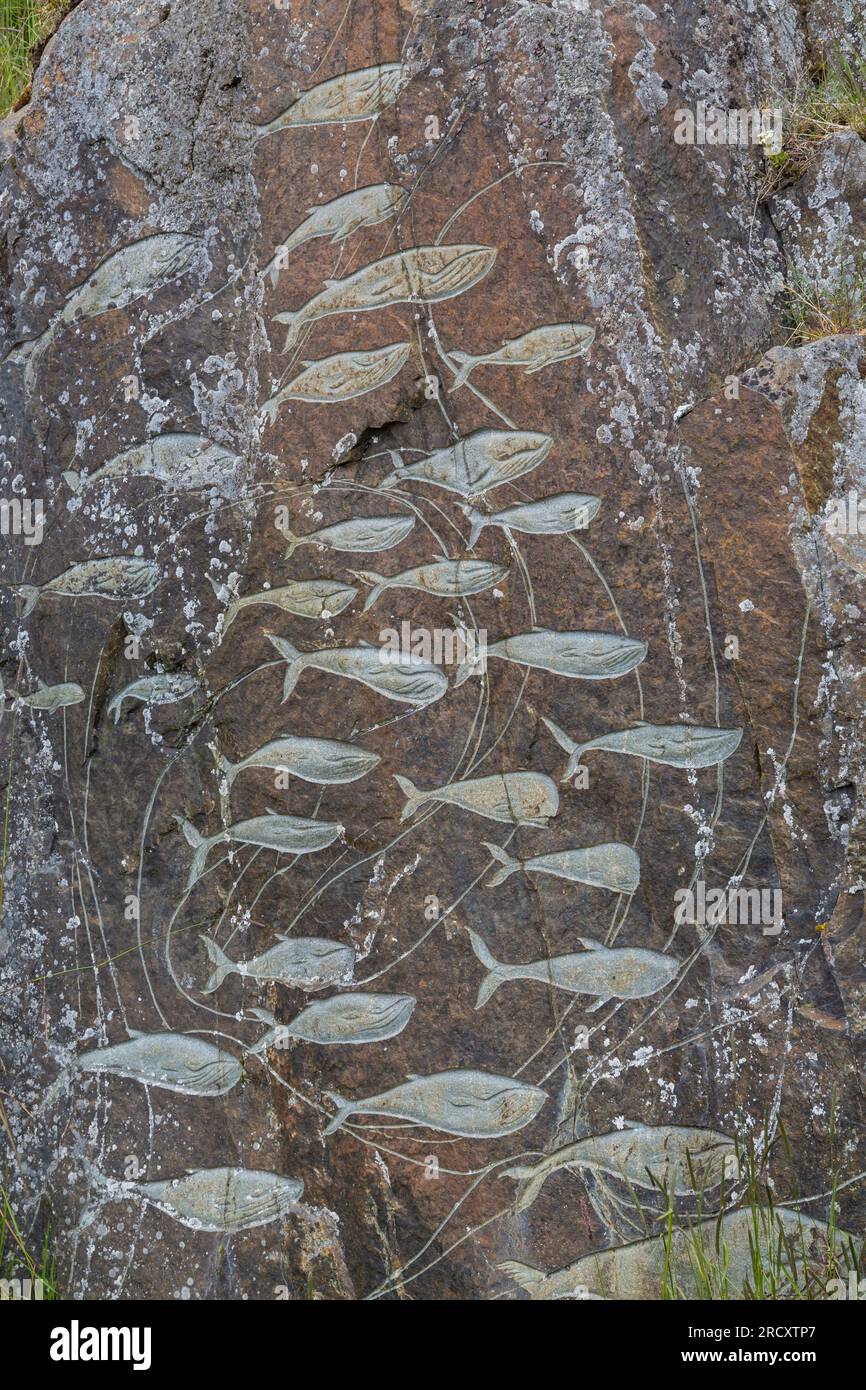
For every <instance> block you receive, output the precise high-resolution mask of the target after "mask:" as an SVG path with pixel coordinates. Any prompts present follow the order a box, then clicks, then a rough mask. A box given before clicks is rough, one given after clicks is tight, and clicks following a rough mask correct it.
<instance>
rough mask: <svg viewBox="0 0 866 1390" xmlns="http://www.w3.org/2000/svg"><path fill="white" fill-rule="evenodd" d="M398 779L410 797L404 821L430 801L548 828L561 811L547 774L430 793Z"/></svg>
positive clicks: (503, 776) (498, 776)
mask: <svg viewBox="0 0 866 1390" xmlns="http://www.w3.org/2000/svg"><path fill="white" fill-rule="evenodd" d="M394 780H395V781H396V782H397V783H398V784H399V787H400V790H401V791H402V793H403V795H404V796H405V797H406V805H405V806H404V807H403V813H402V815H401V816H400V819H401V820H408V819H409V817H410V816H414V815H415V813H416V811H418V810H419V808H420V807H421V806H424V805H425V804H426V803H427V802H429V801H436V802H439V803H440V804H442V805H449V806H459V807H460V808H461V810H463V811H473V812H474V813H475V815H477V816H485V817H486V818H487V819H488V820H498V821H505V822H506V823H507V824H509V825H537V826H540V827H544V826H546V825H547V822H548V818H549V817H550V816H555V815H556V813H557V811H558V810H559V793H558V792H557V790H556V784H555V783H554V782H552V781H551V780H550V778H549V777H547V776H545V774H544V773H543V772H504V773H503V772H497V773H494V774H493V776H491V777H472V778H469V779H467V780H466V781H465V782H450V783H448V784H447V785H446V786H444V787H436V788H434V789H433V791H429V792H425V791H420V790H419V789H418V788H417V787H416V786H414V784H413V783H412V782H410V781H409V778H408V777H398V776H396V775H395V779H394Z"/></svg>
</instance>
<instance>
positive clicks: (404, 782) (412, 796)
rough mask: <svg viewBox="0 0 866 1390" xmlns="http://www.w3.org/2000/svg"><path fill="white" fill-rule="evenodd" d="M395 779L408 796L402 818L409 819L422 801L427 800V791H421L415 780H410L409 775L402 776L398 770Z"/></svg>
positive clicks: (406, 796)
mask: <svg viewBox="0 0 866 1390" xmlns="http://www.w3.org/2000/svg"><path fill="white" fill-rule="evenodd" d="M394 781H395V782H396V783H397V786H398V787H399V788H400V790H401V792H402V793H403V795H404V796H405V798H406V805H405V806H404V807H403V812H402V814H401V816H400V819H401V820H408V819H409V817H410V816H414V814H415V812H416V811H417V810H418V807H419V806H420V805H421V803H422V802H423V801H426V800H427V796H426V793H424V792H419V790H418V788H417V787H416V786H415V783H414V782H410V781H409V778H408V777H400V776H399V775H398V774H397V773H396V772H395V773H394Z"/></svg>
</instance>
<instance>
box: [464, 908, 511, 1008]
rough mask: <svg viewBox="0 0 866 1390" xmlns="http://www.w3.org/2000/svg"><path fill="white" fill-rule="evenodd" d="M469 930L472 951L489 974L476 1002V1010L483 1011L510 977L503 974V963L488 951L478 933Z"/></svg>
mask: <svg viewBox="0 0 866 1390" xmlns="http://www.w3.org/2000/svg"><path fill="white" fill-rule="evenodd" d="M467 930H468V932H469V941H470V943H471V946H472V949H473V951H474V952H475V954H476V956H477V957H478V959H479V960H480V961H481V964H482V965H483V966H484V968H485V970H486V971H487V974H486V975H485V976H484V979H483V980H482V981H481V984H480V985H479V986H478V997H477V999H476V1000H475V1007H476V1009H481V1008H483V1007H484V1005H485V1004H486V1003H487V1001H488V999H489V998H490V996H491V994H493V992H494V990H497V989H498V988H499V986H500V985H502V984H504V983H505V981H506V979H507V978H508V976H507V975H504V974H503V973H502V964H501V962H500V961H498V960H497V959H496V957H495V956H493V955H492V954H491V952H490V951H489V950H488V949H487V946H486V945H485V944H484V941H483V940H482V939H481V937H480V936H479V935H478V933H477V932H475V931H473V930H472V928H471V927H468V928H467Z"/></svg>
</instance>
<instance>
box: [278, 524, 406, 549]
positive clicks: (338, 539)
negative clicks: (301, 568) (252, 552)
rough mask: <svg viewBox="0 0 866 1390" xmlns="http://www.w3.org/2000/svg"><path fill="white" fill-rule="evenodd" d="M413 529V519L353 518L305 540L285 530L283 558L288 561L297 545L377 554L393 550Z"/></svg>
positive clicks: (313, 533) (325, 528)
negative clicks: (286, 541)
mask: <svg viewBox="0 0 866 1390" xmlns="http://www.w3.org/2000/svg"><path fill="white" fill-rule="evenodd" d="M414 525H415V518H414V516H356V517H352V519H351V520H350V521H337V522H335V524H334V525H333V526H323V527H322V528H321V529H320V530H319V531H310V532H308V534H307V535H306V536H296V535H294V534H293V532H291V531H288V530H284V532H283V534H284V535H285V536H286V538H287V540H288V542H289V546H288V549H287V550H286V553H285V556H284V558H285V559H286V560H288V558H289V556H290V555H293V554H294V552H295V551H296V550H297V548H298V546H299V545H322V546H326V547H327V548H328V549H329V550H346V551H349V552H350V553H353V554H356V555H360V554H363V553H367V554H373V553H374V552H376V551H379V550H393V548H394V546H396V545H399V544H400V542H401V541H404V540H405V539H406V537H407V536H408V535H409V533H410V531H411V530H412V528H413V526H414Z"/></svg>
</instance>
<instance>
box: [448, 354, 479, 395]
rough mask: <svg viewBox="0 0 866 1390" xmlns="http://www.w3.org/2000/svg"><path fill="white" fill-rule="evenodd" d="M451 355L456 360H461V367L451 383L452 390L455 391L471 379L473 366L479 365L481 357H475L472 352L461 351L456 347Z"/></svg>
mask: <svg viewBox="0 0 866 1390" xmlns="http://www.w3.org/2000/svg"><path fill="white" fill-rule="evenodd" d="M451 356H452V357H453V358H454V360H455V362H459V364H460V369H459V371H458V372H457V375H456V376H455V378H454V380H453V381H452V383H451V391H452V392H453V391H459V389H460V387H461V386H464V385H465V383H466V382H467V381H468V380H469V373H470V372H471V371H472V369H473V367H477V366H478V362H479V359H478V358H477V357H473V356H472V354H471V353H470V352H459V351H457V350H456V349H455V350H454V351H453V352H452V353H451Z"/></svg>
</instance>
